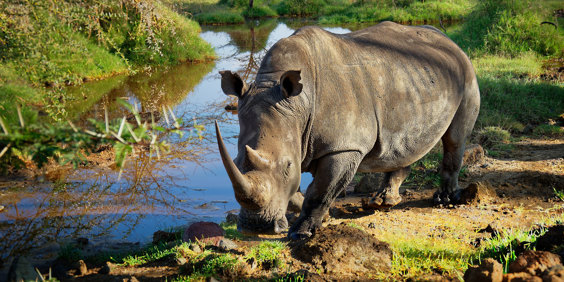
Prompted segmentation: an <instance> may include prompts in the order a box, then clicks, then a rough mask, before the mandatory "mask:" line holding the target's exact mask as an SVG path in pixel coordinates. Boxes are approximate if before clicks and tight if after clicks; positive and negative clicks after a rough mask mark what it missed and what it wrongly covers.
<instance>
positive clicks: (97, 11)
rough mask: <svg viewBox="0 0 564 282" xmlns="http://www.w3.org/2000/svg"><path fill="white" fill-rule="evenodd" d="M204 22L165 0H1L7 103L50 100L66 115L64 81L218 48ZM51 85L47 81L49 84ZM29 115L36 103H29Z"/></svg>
mask: <svg viewBox="0 0 564 282" xmlns="http://www.w3.org/2000/svg"><path fill="white" fill-rule="evenodd" d="M199 32H200V28H199V26H198V24H197V23H196V22H194V21H191V20H189V19H187V18H185V17H182V16H180V15H178V14H177V13H175V12H173V11H171V10H170V9H169V8H167V7H166V6H165V5H163V4H161V2H159V1H133V0H125V1H120V2H116V1H109V0H104V1H82V2H77V1H60V2H58V3H57V4H56V5H55V4H53V3H51V2H49V1H31V2H29V1H28V2H21V1H15V0H13V1H4V2H2V3H1V4H0V54H1V55H0V101H1V102H0V108H1V109H4V111H3V116H4V118H7V119H6V121H7V122H8V123H15V122H16V120H15V119H14V118H13V117H14V116H15V115H14V114H13V113H14V111H15V107H14V106H15V105H14V104H15V103H22V104H24V105H26V106H33V105H38V104H43V105H45V106H46V107H45V108H44V110H46V111H47V112H48V113H49V114H50V115H51V116H52V117H55V118H61V117H64V110H63V109H62V107H61V106H60V104H64V100H65V89H64V88H63V86H65V85H76V84H81V83H82V81H83V80H92V79H99V78H103V77H107V76H111V75H114V74H116V73H124V72H129V71H131V70H134V69H135V68H136V67H137V66H141V65H146V64H173V63H176V62H178V61H198V60H205V59H207V58H209V57H211V56H212V55H213V51H212V49H211V47H210V46H209V44H207V43H206V42H205V41H203V40H202V39H201V38H199V35H198V34H199ZM46 86H47V87H46ZM24 108H25V110H24V112H28V116H32V115H33V113H32V112H33V111H32V110H29V109H28V107H24Z"/></svg>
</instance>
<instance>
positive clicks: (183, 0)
mask: <svg viewBox="0 0 564 282" xmlns="http://www.w3.org/2000/svg"><path fill="white" fill-rule="evenodd" d="M167 3H169V5H170V6H172V7H174V8H176V9H178V10H179V11H182V12H183V13H185V14H191V15H194V18H195V19H196V20H197V21H198V22H200V23H205V24H233V23H240V22H242V20H243V17H245V18H263V17H277V16H284V17H313V18H316V19H318V20H319V22H320V23H322V24H339V23H360V22H378V21H383V20H392V21H396V22H404V23H414V22H437V21H439V19H442V20H445V21H455V20H461V19H462V18H463V17H464V16H465V15H466V14H468V13H469V12H470V9H471V8H472V7H473V6H474V5H475V1H473V0H449V1H439V0H430V1H417V0H402V1H395V0H384V1H370V0H368V1H366V0H358V1H348V0H255V1H254V2H253V7H252V8H250V7H249V1H248V0H219V1H217V0H216V1H214V0H197V1H188V0H168V2H167Z"/></svg>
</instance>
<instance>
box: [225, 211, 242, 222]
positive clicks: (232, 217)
mask: <svg viewBox="0 0 564 282" xmlns="http://www.w3.org/2000/svg"><path fill="white" fill-rule="evenodd" d="M225 222H227V223H229V224H237V222H239V216H238V215H236V214H234V213H228V214H227V216H226V217H225Z"/></svg>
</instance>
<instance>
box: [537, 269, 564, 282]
mask: <svg viewBox="0 0 564 282" xmlns="http://www.w3.org/2000/svg"><path fill="white" fill-rule="evenodd" d="M542 281H544V282H564V266H562V265H555V266H553V267H550V268H549V269H547V270H546V271H545V272H544V273H543V275H542Z"/></svg>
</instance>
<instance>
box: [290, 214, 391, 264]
mask: <svg viewBox="0 0 564 282" xmlns="http://www.w3.org/2000/svg"><path fill="white" fill-rule="evenodd" d="M292 254H293V255H294V256H295V257H296V258H298V259H300V260H301V261H303V262H306V263H310V264H312V265H313V266H314V267H317V268H318V269H322V270H323V271H324V272H325V273H330V274H331V273H335V274H337V273H347V274H350V275H355V274H366V273H373V272H375V271H387V270H389V269H390V267H391V260H392V250H391V249H390V247H389V245H388V244H387V243H384V242H381V241H379V240H377V239H376V238H374V237H373V236H372V235H370V234H368V233H366V232H364V231H363V230H360V229H358V228H353V227H350V226H347V225H346V224H345V223H341V224H340V225H330V226H327V227H322V228H320V229H319V230H317V231H316V233H315V234H314V235H313V236H311V237H310V238H308V239H305V240H301V241H297V242H294V243H292Z"/></svg>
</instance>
